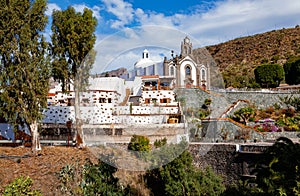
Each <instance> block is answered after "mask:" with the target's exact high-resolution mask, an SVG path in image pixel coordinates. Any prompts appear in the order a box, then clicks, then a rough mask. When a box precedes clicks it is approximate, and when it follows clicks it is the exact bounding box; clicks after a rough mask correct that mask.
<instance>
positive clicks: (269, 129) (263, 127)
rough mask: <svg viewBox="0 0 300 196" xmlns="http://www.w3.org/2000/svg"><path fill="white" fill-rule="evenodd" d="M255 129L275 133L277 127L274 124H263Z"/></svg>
mask: <svg viewBox="0 0 300 196" xmlns="http://www.w3.org/2000/svg"><path fill="white" fill-rule="evenodd" d="M256 129H257V130H258V131H260V132H277V131H278V127H277V126H276V125H274V124H271V123H268V122H264V123H262V124H260V125H258V126H256Z"/></svg>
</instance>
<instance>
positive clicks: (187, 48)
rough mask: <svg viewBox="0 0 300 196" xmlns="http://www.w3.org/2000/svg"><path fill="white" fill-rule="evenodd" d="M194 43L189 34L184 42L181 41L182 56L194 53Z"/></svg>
mask: <svg viewBox="0 0 300 196" xmlns="http://www.w3.org/2000/svg"><path fill="white" fill-rule="evenodd" d="M192 49H193V46H192V43H191V40H190V38H188V37H187V36H186V37H185V38H184V40H183V42H181V56H182V57H186V56H188V55H191V54H192Z"/></svg>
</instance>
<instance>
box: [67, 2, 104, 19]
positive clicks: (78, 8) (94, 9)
mask: <svg viewBox="0 0 300 196" xmlns="http://www.w3.org/2000/svg"><path fill="white" fill-rule="evenodd" d="M72 7H74V9H75V10H76V11H77V12H81V13H82V12H83V10H84V8H88V9H90V10H92V12H93V16H94V17H95V18H97V20H100V19H101V15H100V11H101V8H100V7H99V6H96V5H95V6H93V7H88V6H86V5H84V4H75V5H72Z"/></svg>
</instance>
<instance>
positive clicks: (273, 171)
mask: <svg viewBox="0 0 300 196" xmlns="http://www.w3.org/2000/svg"><path fill="white" fill-rule="evenodd" d="M264 155H265V156H264V159H263V160H261V161H260V163H259V164H258V166H257V168H256V170H255V171H256V176H257V178H256V181H255V182H256V183H257V185H258V188H259V189H261V190H262V192H263V193H264V194H265V195H298V194H296V192H297V193H299V191H300V189H299V185H300V170H299V168H300V145H299V144H298V143H293V142H292V141H291V140H290V139H288V138H284V137H281V138H279V139H277V140H276V142H275V144H274V145H273V146H271V147H270V148H269V149H268V150H267V151H266V152H265V153H264Z"/></svg>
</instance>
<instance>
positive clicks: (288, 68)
mask: <svg viewBox="0 0 300 196" xmlns="http://www.w3.org/2000/svg"><path fill="white" fill-rule="evenodd" d="M284 71H285V81H286V83H287V84H290V85H292V84H300V57H293V58H290V59H289V60H288V61H287V62H286V63H285V64H284Z"/></svg>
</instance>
